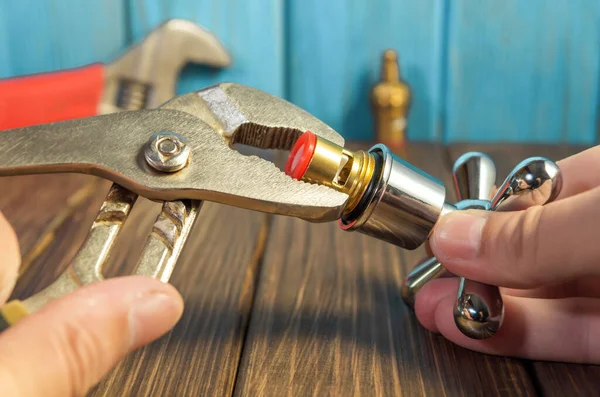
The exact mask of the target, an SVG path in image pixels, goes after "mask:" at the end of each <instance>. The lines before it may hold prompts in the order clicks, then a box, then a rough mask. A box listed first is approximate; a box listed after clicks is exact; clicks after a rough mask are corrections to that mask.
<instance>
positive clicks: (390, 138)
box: [371, 50, 411, 150]
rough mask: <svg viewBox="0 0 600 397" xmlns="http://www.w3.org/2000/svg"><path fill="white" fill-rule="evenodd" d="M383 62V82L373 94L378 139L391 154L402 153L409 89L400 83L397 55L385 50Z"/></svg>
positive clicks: (376, 86)
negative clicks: (393, 152) (392, 151)
mask: <svg viewBox="0 0 600 397" xmlns="http://www.w3.org/2000/svg"><path fill="white" fill-rule="evenodd" d="M381 62H382V64H381V81H380V82H379V83H378V84H377V85H375V87H373V90H372V93H371V104H372V108H373V117H374V121H375V139H376V140H377V141H378V142H380V143H383V144H385V145H387V146H388V147H389V148H390V149H392V150H393V149H399V148H402V147H403V146H404V143H405V141H406V126H407V118H408V111H409V106H410V102H411V92H410V87H409V86H408V84H406V83H405V82H403V81H401V79H400V67H399V64H398V54H397V53H396V51H394V50H386V51H385V52H384V53H383V57H382V61H381Z"/></svg>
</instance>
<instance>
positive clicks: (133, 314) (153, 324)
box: [129, 292, 182, 348]
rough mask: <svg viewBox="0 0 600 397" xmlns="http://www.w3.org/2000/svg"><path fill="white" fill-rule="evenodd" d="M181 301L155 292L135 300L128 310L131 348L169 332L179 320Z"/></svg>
mask: <svg viewBox="0 0 600 397" xmlns="http://www.w3.org/2000/svg"><path fill="white" fill-rule="evenodd" d="M181 312H182V302H181V300H180V299H179V298H178V297H176V296H173V295H169V294H166V293H163V292H156V293H152V294H149V295H145V296H143V297H141V298H139V299H137V300H136V301H135V302H134V303H133V305H132V307H131V309H130V310H129V323H130V326H131V334H132V338H131V339H132V340H131V345H132V347H134V348H135V347H137V346H139V345H142V344H145V343H147V342H149V341H151V340H153V339H156V338H158V337H159V336H161V335H162V334H164V333H166V332H167V331H169V330H170V329H171V328H173V326H174V325H175V324H176V323H177V321H178V320H179V317H181Z"/></svg>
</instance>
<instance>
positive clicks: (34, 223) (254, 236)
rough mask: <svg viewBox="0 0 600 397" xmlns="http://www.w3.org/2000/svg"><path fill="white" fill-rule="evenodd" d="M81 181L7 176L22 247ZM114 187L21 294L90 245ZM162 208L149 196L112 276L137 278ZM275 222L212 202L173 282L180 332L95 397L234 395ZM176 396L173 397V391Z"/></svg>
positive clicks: (88, 208) (95, 201)
mask: <svg viewBox="0 0 600 397" xmlns="http://www.w3.org/2000/svg"><path fill="white" fill-rule="evenodd" d="M98 181H99V180H97V179H96V178H94V177H88V176H81V175H45V176H27V177H10V178H0V191H2V194H1V195H0V211H2V212H3V213H4V214H6V215H7V217H8V219H9V220H10V221H11V223H12V224H13V226H14V227H15V229H16V231H17V234H18V237H19V239H20V243H21V246H22V247H25V248H26V247H27V246H28V245H31V244H32V241H35V240H36V239H37V237H38V235H39V234H40V233H41V231H43V230H44V229H45V226H46V224H47V223H48V222H49V221H50V219H51V218H52V217H53V216H54V215H55V213H56V212H58V211H60V210H61V208H62V207H64V206H65V203H66V202H67V200H68V198H69V194H72V193H73V192H74V191H77V189H78V188H79V187H80V186H81V185H84V184H86V183H89V182H98ZM109 185H110V184H109V183H108V182H107V181H101V182H100V183H95V184H94V194H93V195H91V196H90V198H89V200H87V201H86V202H85V203H84V204H82V205H81V206H79V207H77V208H74V209H73V211H72V214H71V215H70V216H68V217H67V219H66V221H65V223H64V225H63V226H62V227H60V228H58V229H57V230H56V232H55V234H54V235H53V236H52V238H51V243H50V245H49V247H48V248H47V249H46V250H45V252H44V253H43V255H41V256H40V257H39V258H38V259H37V260H36V261H34V262H33V263H32V265H31V267H30V268H29V269H28V271H27V272H25V274H24V275H23V277H22V278H21V280H20V281H19V282H18V284H17V286H16V288H15V291H14V293H13V298H25V297H28V296H30V295H31V294H33V293H35V292H38V291H39V290H41V289H42V288H44V287H45V286H47V285H48V284H50V282H52V281H53V280H54V279H55V278H56V277H57V275H58V274H59V273H60V271H61V270H62V269H63V268H64V267H65V266H66V265H67V264H68V263H69V261H70V259H71V258H72V257H73V256H74V254H75V253H76V252H77V249H78V247H79V246H80V245H81V243H82V242H83V240H84V239H85V237H86V235H87V232H88V230H89V227H90V226H91V223H92V221H93V219H94V217H95V216H96V214H97V212H98V209H99V208H100V204H101V202H102V200H103V199H104V196H105V194H106V192H107V190H108V187H109ZM159 210H160V204H158V203H153V202H150V201H148V200H146V199H143V198H140V199H138V202H137V203H136V204H135V206H134V209H133V211H132V213H131V216H130V218H129V219H128V222H127V223H126V227H125V228H124V230H123V231H122V233H121V235H120V236H119V240H118V244H117V246H116V247H115V248H116V250H115V252H114V255H112V257H111V259H110V261H109V266H108V269H107V272H105V275H106V276H109V277H110V276H115V275H123V274H127V273H128V272H130V271H131V270H132V269H133V267H134V266H135V264H136V263H137V259H138V258H139V252H140V250H141V248H142V246H143V243H144V241H145V238H146V236H147V233H148V232H149V231H150V229H151V227H152V223H153V222H154V219H155V216H156V215H157V213H158V211H159ZM267 221H268V219H267V216H266V215H264V214H260V213H252V212H249V211H245V210H240V209H236V208H231V207H226V206H221V205H216V204H211V203H207V204H205V205H204V207H203V209H202V211H201V212H200V215H199V219H198V221H197V224H196V225H195V227H194V229H193V231H192V234H191V236H190V238H189V239H188V242H187V244H186V247H185V249H184V252H183V253H182V257H181V258H180V261H179V263H178V266H177V268H176V270H175V272H174V274H173V277H172V280H171V281H172V283H173V284H174V285H175V287H176V288H178V290H179V291H180V292H181V293H182V295H183V296H184V299H185V305H186V309H185V312H184V315H183V318H182V319H181V320H180V322H179V323H178V325H177V326H176V328H175V329H174V331H172V332H171V333H170V334H169V335H167V336H165V337H163V338H162V339H160V340H159V341H157V342H155V343H154V344H152V345H150V346H147V347H145V348H143V349H141V350H138V351H136V352H135V353H133V354H132V355H130V356H129V357H128V358H127V359H126V360H124V361H123V362H121V363H120V364H119V365H118V366H117V367H116V368H115V370H114V371H112V372H111V373H110V374H109V376H107V377H106V378H105V379H104V380H103V382H102V383H101V384H100V385H98V387H97V388H95V389H94V390H93V391H92V392H91V395H94V396H96V395H107V396H113V395H119V396H155V395H165V396H167V395H177V396H187V395H190V396H197V395H211V396H212V395H216V396H220V395H230V394H231V391H232V389H233V384H234V381H235V376H236V371H237V366H238V361H239V358H240V355H241V348H242V343H243V337H244V334H245V329H246V324H247V318H248V314H249V311H250V306H251V302H252V298H253V293H254V285H255V282H254V281H255V275H256V272H257V267H258V265H259V263H260V258H261V253H262V250H263V248H264V243H265V240H266V236H267V227H268V222H267ZM171 393H174V394H171Z"/></svg>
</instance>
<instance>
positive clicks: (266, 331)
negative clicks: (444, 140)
mask: <svg viewBox="0 0 600 397" xmlns="http://www.w3.org/2000/svg"><path fill="white" fill-rule="evenodd" d="M361 146H363V147H367V145H366V144H365V145H361ZM582 149H583V148H581V147H568V146H540V145H530V146H524V145H500V144H495V145H473V144H469V145H453V146H450V147H443V146H440V145H434V144H411V145H410V146H409V147H408V150H407V151H406V152H405V153H402V157H404V158H406V159H407V160H408V161H409V162H411V163H413V164H414V165H416V166H418V167H420V168H422V169H424V170H425V171H426V172H428V173H430V174H432V175H434V176H436V177H438V178H440V179H441V180H443V181H444V182H446V183H450V178H451V177H450V167H451V164H452V161H453V160H454V159H456V158H457V157H458V156H459V155H460V154H462V153H464V152H465V151H470V150H479V151H483V152H486V153H488V154H489V155H491V156H492V158H493V159H494V160H495V161H496V164H497V168H498V175H499V177H504V176H505V175H506V174H507V173H508V172H509V171H510V169H512V167H513V166H514V165H516V164H517V163H518V162H519V161H520V160H522V159H524V158H525V157H528V156H532V155H543V156H547V157H549V158H551V159H553V160H558V159H561V158H563V157H566V156H567V155H569V154H572V153H575V152H577V151H580V150H582ZM0 186H1V188H0V191H2V194H0V210H2V211H3V212H4V213H5V214H6V216H7V217H8V218H9V220H10V221H11V222H12V223H13V225H14V227H15V229H16V230H17V233H18V235H19V239H20V242H21V248H22V252H23V254H24V256H25V258H24V265H25V266H26V267H27V269H26V270H25V271H24V273H23V275H22V278H21V279H20V281H19V283H18V284H17V287H16V289H15V293H14V297H21V298H23V297H26V296H29V295H30V294H32V293H35V292H36V291H39V290H40V289H41V288H42V287H44V286H45V285H47V284H48V283H49V282H50V281H51V280H52V279H53V278H54V277H56V275H57V274H58V273H59V272H60V270H61V269H62V268H64V265H65V264H67V263H68V261H69V259H70V258H72V257H73V255H74V254H75V252H76V250H77V248H78V246H79V244H81V242H82V241H83V239H84V238H85V235H86V233H87V230H88V228H89V226H90V224H91V222H92V220H93V218H94V216H95V214H96V212H97V210H98V208H99V205H100V203H101V201H102V199H103V198H104V194H105V193H106V191H107V190H108V186H109V183H108V182H106V181H102V180H99V179H97V178H95V177H90V176H82V175H45V176H27V177H9V178H0ZM450 199H452V200H453V199H454V197H450ZM158 210H159V205H157V204H156V203H151V202H149V201H147V200H144V199H140V200H138V203H137V204H136V206H135V207H134V211H133V213H132V216H131V218H132V219H131V220H130V221H129V223H128V224H127V226H126V229H125V230H124V231H123V236H122V238H123V240H121V244H120V245H119V247H118V249H117V252H116V253H115V255H114V256H113V258H112V260H111V266H110V268H109V269H108V271H107V275H108V276H111V275H116V274H118V273H119V272H120V273H121V274H123V273H125V272H127V271H128V270H131V268H132V266H133V265H134V264H135V259H136V258H137V255H138V254H139V252H140V250H141V247H142V243H143V241H144V239H145V236H146V233H147V232H148V231H149V230H150V227H151V225H152V223H153V221H154V218H155V216H156V214H157V213H158ZM424 256H425V254H424V251H423V250H422V249H418V250H416V251H405V250H401V249H398V248H396V247H393V246H391V245H389V244H384V243H382V242H380V241H376V240H375V239H372V238H369V237H366V236H364V235H361V234H359V233H347V232H343V231H341V230H339V229H338V226H337V225H336V224H334V223H331V224H310V223H307V222H304V221H301V220H298V219H293V218H288V217H282V216H267V215H265V214H261V213H253V212H249V211H245V210H241V209H237V208H231V207H226V206H222V205H216V204H211V203H207V204H206V205H205V207H204V209H203V210H202V212H201V215H200V219H199V221H198V222H197V224H196V226H195V229H194V231H193V232H192V237H191V238H190V239H189V240H188V244H187V246H186V248H185V250H184V253H183V254H182V258H181V260H180V262H179V264H178V266H177V268H176V270H175V272H174V274H173V277H172V279H171V281H172V283H173V284H174V285H175V286H176V287H177V288H178V289H179V291H181V293H182V294H183V296H184V298H185V303H186V309H185V313H184V315H183V318H182V319H181V321H180V322H179V323H178V325H177V326H176V327H175V329H174V330H173V331H172V332H171V333H169V334H168V335H166V336H165V337H163V338H161V339H160V340H158V341H157V342H155V343H153V344H151V345H149V346H147V347H145V348H142V349H140V350H138V351H137V352H135V353H133V354H131V355H130V356H129V357H128V358H127V359H126V360H124V361H123V362H122V363H120V364H119V365H118V366H117V367H116V368H115V370H114V371H112V372H111V373H110V374H109V375H108V376H107V377H106V378H105V379H104V380H103V382H102V383H101V384H100V385H98V386H97V387H96V388H95V389H94V390H92V391H91V393H90V395H92V396H114V395H119V396H121V395H126V396H229V395H236V396H257V395H267V396H285V395H289V396H292V395H293V396H296V395H302V396H303V395H314V396H325V395H339V396H350V395H364V396H387V395H404V396H415V395H416V396H419V395H428V396H474V395H486V396H492V395H498V396H506V395H517V396H521V395H544V396H567V395H569V396H570V395H585V396H591V395H600V367H598V366H586V365H572V364H561V363H546V362H531V361H524V360H518V359H512V358H505V357H495V356H488V355H483V354H479V353H475V352H471V351H469V350H465V349H463V348H460V347H457V346H455V345H453V344H451V343H449V342H447V341H446V340H445V339H444V338H443V337H441V336H438V335H434V334H431V333H429V332H428V331H426V330H424V329H423V328H421V327H420V325H419V324H418V322H417V321H416V320H415V319H414V318H413V316H412V315H411V313H410V312H409V311H407V309H406V308H405V306H404V305H403V303H402V300H401V298H400V286H401V283H402V280H403V277H404V275H405V274H406V272H407V271H408V270H409V269H411V268H412V267H413V266H414V265H415V264H416V263H417V262H418V261H419V260H420V259H422V258H423V257H424Z"/></svg>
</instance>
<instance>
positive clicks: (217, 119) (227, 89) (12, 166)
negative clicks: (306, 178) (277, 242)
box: [0, 83, 348, 325]
mask: <svg viewBox="0 0 600 397" xmlns="http://www.w3.org/2000/svg"><path fill="white" fill-rule="evenodd" d="M306 130H311V131H314V132H315V133H316V134H317V135H319V136H320V137H323V138H324V139H327V140H328V141H332V142H335V143H337V144H340V145H343V142H344V141H343V138H342V137H341V136H340V135H339V134H337V133H336V132H335V131H334V130H332V129H331V128H330V127H328V126H327V125H325V124H324V123H322V122H321V121H320V120H318V119H316V118H315V117H313V116H311V115H310V114H308V113H307V112H305V111H303V110H301V109H299V108H297V107H296V106H294V105H292V104H291V103H289V102H286V101H284V100H282V99H279V98H277V97H274V96H271V95H270V94H267V93H264V92H262V91H259V90H256V89H253V88H250V87H245V86H242V85H238V84H230V83H223V84H219V85H216V86H212V87H209V88H206V89H204V90H201V91H198V92H192V93H189V94H185V95H182V96H179V97H175V98H173V99H172V100H170V101H168V102H167V103H165V104H164V105H163V106H161V107H159V108H158V109H153V110H138V111H128V112H120V113H114V114H109V115H102V116H96V117H90V118H83V119H75V120H68V121H63V122H57V123H51V124H46V125H37V126H30V127H24V128H19V129H13V130H8V131H4V132H2V133H0V153H2V154H1V155H0V176H8V175H24V174H36V173H58V172H77V173H86V174H93V175H97V176H100V177H103V178H106V179H109V180H111V181H112V182H115V183H116V184H118V185H113V187H112V188H111V191H110V192H109V194H108V197H107V199H106V201H105V202H104V204H103V205H102V209H101V210H100V213H99V214H98V217H97V218H96V221H95V222H94V225H93V226H92V230H91V232H90V235H89V237H88V239H87V241H86V243H84V246H83V247H82V249H81V250H80V251H79V253H78V255H77V257H76V259H75V260H74V261H73V264H72V265H71V266H70V268H69V270H67V272H65V274H63V275H62V276H61V277H59V279H58V280H57V281H56V282H55V283H54V284H52V285H51V286H50V287H48V288H47V289H45V290H43V291H42V292H40V293H39V294H37V295H34V296H33V297H30V298H28V299H25V300H24V301H22V302H21V301H13V302H9V303H8V304H7V305H6V306H5V307H4V308H2V309H0V314H2V315H3V318H4V323H5V325H7V324H8V325H10V324H13V323H14V322H15V321H17V320H18V319H20V318H22V316H23V315H25V314H26V313H31V312H34V311H36V310H38V309H39V308H40V307H41V306H43V305H44V304H45V303H47V302H48V301H50V300H52V299H54V298H56V297H57V296H61V295H64V294H65V293H68V292H70V291H72V290H73V289H75V288H77V287H79V286H81V285H83V284H84V283H88V282H94V281H98V280H101V279H102V276H101V269H102V266H103V264H104V261H105V260H106V258H107V257H108V255H109V253H110V250H111V248H112V246H113V242H114V241H115V239H116V238H117V235H118V232H119V230H120V229H121V226H122V225H123V223H124V222H125V220H126V218H127V215H128V213H129V211H130V209H131V206H132V205H133V202H134V201H135V198H136V195H142V196H145V197H146V198H149V199H152V200H165V201H174V202H171V203H166V204H165V205H164V206H163V211H162V213H161V215H160V216H159V218H158V220H157V221H156V223H155V224H154V229H153V234H152V235H151V236H150V238H149V240H148V242H147V243H146V248H145V250H144V253H143V254H142V258H141V261H140V263H139V264H138V266H137V269H136V273H137V274H148V275H153V276H159V277H161V279H163V280H166V279H168V276H169V274H170V271H171V270H172V267H173V265H174V263H175V260H176V258H177V255H178V253H179V251H180V248H181V246H182V244H183V241H184V240H185V236H186V235H187V233H188V232H189V229H190V227H191V224H192V223H193V221H194V219H195V218H196V217H197V215H196V214H197V212H198V209H199V203H200V201H201V200H209V201H215V202H218V203H223V204H228V205H233V206H237V207H242V208H247V209H251V210H257V211H263V212H267V213H274V214H283V215H290V216H296V217H299V218H302V219H306V220H309V221H314V222H325V221H332V220H335V219H338V218H339V217H340V215H341V213H342V211H343V209H344V206H345V204H346V201H347V199H348V195H347V194H344V193H341V192H338V191H336V190H333V189H329V188H327V187H325V186H318V185H313V184H308V183H304V182H299V181H296V180H293V179H292V178H290V177H288V176H287V175H285V174H284V173H283V172H282V171H281V170H280V169H278V168H277V167H276V166H275V164H274V163H272V162H270V161H267V160H265V159H262V158H260V157H257V156H246V155H243V154H242V153H240V152H238V151H236V150H234V149H232V146H233V145H234V144H236V143H240V144H244V145H248V146H252V147H255V148H260V149H282V150H289V149H290V148H291V147H292V145H293V144H294V142H295V141H296V140H297V138H298V137H299V136H300V135H302V133H303V132H304V131H306ZM178 156H183V158H181V157H178ZM174 157H178V158H177V159H176V160H175V161H174V163H176V164H177V165H176V166H175V167H174V168H171V165H172V164H171V161H172V160H173V158H174ZM163 166H165V167H167V168H164V167H163Z"/></svg>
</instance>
